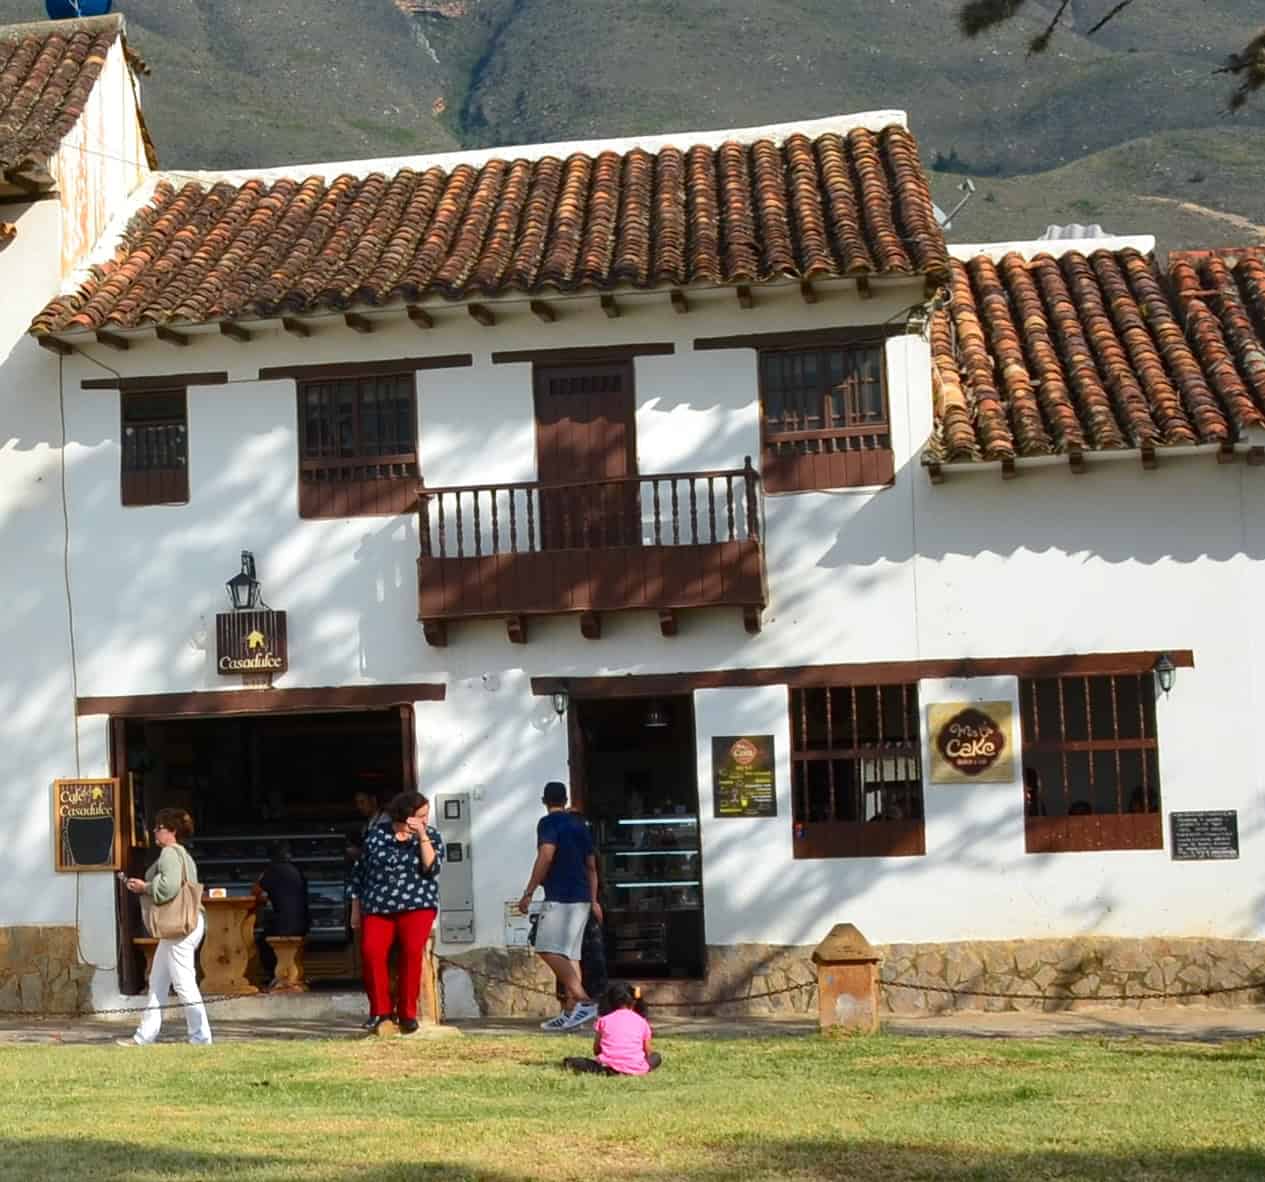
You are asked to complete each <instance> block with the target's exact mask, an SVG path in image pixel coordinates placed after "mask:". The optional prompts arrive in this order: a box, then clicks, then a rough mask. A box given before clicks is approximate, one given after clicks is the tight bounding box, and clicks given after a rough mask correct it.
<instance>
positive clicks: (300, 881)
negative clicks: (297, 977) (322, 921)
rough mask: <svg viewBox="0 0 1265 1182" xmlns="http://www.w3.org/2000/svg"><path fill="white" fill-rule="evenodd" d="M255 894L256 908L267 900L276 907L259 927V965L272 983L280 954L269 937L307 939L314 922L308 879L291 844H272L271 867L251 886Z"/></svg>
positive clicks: (269, 848)
mask: <svg viewBox="0 0 1265 1182" xmlns="http://www.w3.org/2000/svg"><path fill="white" fill-rule="evenodd" d="M251 894H252V895H253V896H254V898H255V906H256V907H259V906H261V905H262V904H263V903H264V902H265V901H266V902H267V903H269V904H271V907H272V913H271V915H269V916H268V917H267V919H266V920H265V922H264V923H262V924H256V926H255V940H256V942H257V943H258V947H259V963H260V965H261V966H262V967H263V970H264V979H265V980H266V981H269V982H272V981H273V979H274V978H275V977H276V973H277V954H276V953H275V952H273V950H272V947H271V945H269V943H268V937H269V936H306V935H307V932H308V927H309V923H310V918H309V915H308V894H307V879H306V878H305V877H304V876H303V871H302V870H300V869H299V867H298V866H296V865H295V863H294V861H293V859H292V857H291V853H290V845H289V843H288V842H284V841H274V842H273V843H272V844H271V845H269V847H268V867H267V869H266V870H264V872H263V873H262V874H261V875H260V876H259V881H258V882H256V883H255V884H254V885H253V886H252V887H251Z"/></svg>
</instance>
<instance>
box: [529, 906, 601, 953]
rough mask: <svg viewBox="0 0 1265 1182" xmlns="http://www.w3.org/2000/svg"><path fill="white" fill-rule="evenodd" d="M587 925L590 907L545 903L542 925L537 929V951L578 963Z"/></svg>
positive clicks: (542, 910) (542, 909)
mask: <svg viewBox="0 0 1265 1182" xmlns="http://www.w3.org/2000/svg"><path fill="white" fill-rule="evenodd" d="M588 922H589V904H588V903H551V902H549V901H548V900H547V899H546V900H545V902H544V903H543V904H542V905H541V908H540V922H539V923H538V924H537V925H536V942H535V949H536V951H537V952H553V953H556V954H557V955H558V956H565V957H566V958H567V959H568V960H579V959H580V948H581V946H582V945H583V944H584V925H585V924H586V923H588Z"/></svg>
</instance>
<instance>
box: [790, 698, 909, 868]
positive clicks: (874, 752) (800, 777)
mask: <svg viewBox="0 0 1265 1182" xmlns="http://www.w3.org/2000/svg"><path fill="white" fill-rule="evenodd" d="M790 707H791V789H792V790H791V822H792V826H793V838H794V841H793V845H794V853H795V857H797V858H877V857H897V856H904V855H911V854H923V853H925V852H926V841H925V836H924V832H923V797H922V759H921V742H920V738H919V727H918V717H919V715H918V686H917V684H916V683H904V684H896V685H836V686H823V687H820V688H818V687H813V688H806V689H792V690H791V692H790Z"/></svg>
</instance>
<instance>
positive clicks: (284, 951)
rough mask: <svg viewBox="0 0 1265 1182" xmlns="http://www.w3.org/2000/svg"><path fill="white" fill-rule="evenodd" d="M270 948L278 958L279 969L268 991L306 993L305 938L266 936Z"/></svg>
mask: <svg viewBox="0 0 1265 1182" xmlns="http://www.w3.org/2000/svg"><path fill="white" fill-rule="evenodd" d="M265 939H266V940H267V941H268V947H269V948H271V949H272V951H273V953H274V954H275V955H276V958H277V968H276V971H275V972H274V973H273V977H272V983H271V984H270V985H269V986H268V989H269V990H270V991H271V992H273V993H305V992H306V991H307V980H306V979H305V977H304V975H303V945H304V943H305V940H306V937H304V936H266V937H265Z"/></svg>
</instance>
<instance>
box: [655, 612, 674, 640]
mask: <svg viewBox="0 0 1265 1182" xmlns="http://www.w3.org/2000/svg"><path fill="white" fill-rule="evenodd" d="M676 630H677V618H676V612H675V611H674V610H673V609H672V608H670V607H661V608H660V609H659V631H660V632H662V633H663V635H664V636H675V635H676Z"/></svg>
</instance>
